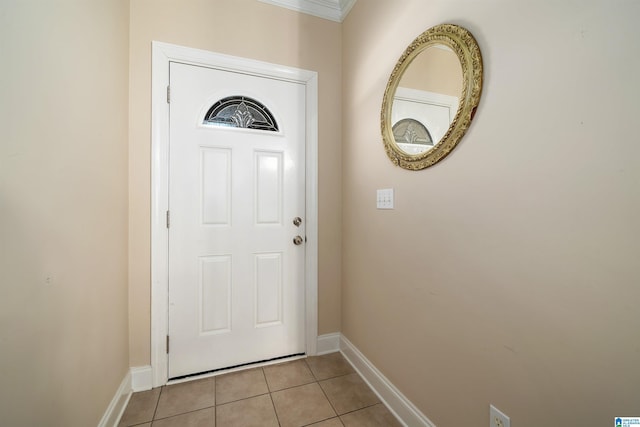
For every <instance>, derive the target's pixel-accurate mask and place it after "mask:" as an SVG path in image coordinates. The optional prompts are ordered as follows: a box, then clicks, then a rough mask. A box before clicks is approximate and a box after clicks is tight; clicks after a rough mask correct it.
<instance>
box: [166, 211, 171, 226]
mask: <svg viewBox="0 0 640 427" xmlns="http://www.w3.org/2000/svg"><path fill="white" fill-rule="evenodd" d="M170 223H171V218H170V216H169V211H167V228H169V225H170Z"/></svg>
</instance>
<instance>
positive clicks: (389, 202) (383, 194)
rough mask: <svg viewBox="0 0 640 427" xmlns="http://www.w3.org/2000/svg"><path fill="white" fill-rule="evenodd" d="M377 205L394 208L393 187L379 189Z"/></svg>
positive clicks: (379, 207) (383, 207)
mask: <svg viewBox="0 0 640 427" xmlns="http://www.w3.org/2000/svg"><path fill="white" fill-rule="evenodd" d="M376 206H377V207H378V209H393V188H383V189H381V190H378V197H377V199H376Z"/></svg>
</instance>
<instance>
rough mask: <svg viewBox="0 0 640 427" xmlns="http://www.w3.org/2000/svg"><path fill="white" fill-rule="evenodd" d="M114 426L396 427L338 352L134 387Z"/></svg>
mask: <svg viewBox="0 0 640 427" xmlns="http://www.w3.org/2000/svg"><path fill="white" fill-rule="evenodd" d="M119 426H120V427H125V426H127V427H128V426H140V427H178V426H179V427H196V426H197V427H271V426H273V427H301V426H315V427H387V426H389V427H396V426H397V427H399V426H401V424H400V423H399V422H398V421H397V420H396V419H395V418H394V416H393V415H392V414H391V412H389V411H388V410H387V408H386V407H385V406H384V405H383V404H382V403H381V402H380V400H378V398H377V397H376V395H375V394H374V393H373V392H372V391H371V389H369V387H368V386H367V384H366V383H365V382H364V381H363V380H362V379H361V378H360V376H359V375H358V374H357V373H356V372H355V371H354V370H353V368H352V367H351V365H350V364H349V363H348V362H347V361H346V360H345V359H344V358H343V357H342V355H341V354H340V353H331V354H327V355H324V356H317V357H309V358H306V359H299V360H295V361H292V362H284V363H281V364H277V365H270V366H265V367H262V368H252V369H248V370H244V371H238V372H233V373H229V374H223V375H219V376H216V377H211V378H205V379H200V380H194V381H189V382H185V383H180V384H174V385H169V386H165V387H159V388H155V389H153V390H149V391H143V392H139V393H134V394H133V395H132V396H131V400H130V401H129V405H128V406H127V408H126V410H125V412H124V414H123V416H122V419H121V421H120V424H119Z"/></svg>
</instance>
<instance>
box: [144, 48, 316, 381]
mask: <svg viewBox="0 0 640 427" xmlns="http://www.w3.org/2000/svg"><path fill="white" fill-rule="evenodd" d="M170 62H181V63H185V64H191V65H198V66H204V67H212V68H218V69H223V70H228V71H233V72H242V73H249V74H254V75H259V76H267V77H271V78H277V79H283V80H288V81H294V82H297V83H301V84H303V85H305V88H306V89H305V90H306V138H305V150H306V160H305V168H306V183H305V186H306V200H305V210H306V218H305V219H306V237H307V243H306V247H305V284H304V288H305V323H306V324H305V335H306V337H305V338H306V353H307V355H314V354H316V343H317V338H318V162H317V159H318V155H317V153H318V74H317V73H316V72H314V71H307V70H302V69H298V68H293V67H285V66H282V65H276V64H271V63H267V62H262V61H255V60H251V59H246V58H239V57H235V56H229V55H222V54H218V53H214V52H209V51H205V50H200V49H193V48H188V47H183V46H177V45H173V44H168V43H162V42H155V41H154V42H153V43H152V71H151V102H152V104H151V105H152V106H151V370H152V376H153V387H159V386H162V385H165V384H166V383H167V380H168V370H167V367H168V355H167V352H166V346H167V334H168V308H169V307H168V288H169V276H168V259H169V256H168V229H167V217H166V215H167V214H166V213H167V210H168V209H169V103H168V102H167V96H169V97H170V93H169V95H168V89H167V88H168V86H169V63H170Z"/></svg>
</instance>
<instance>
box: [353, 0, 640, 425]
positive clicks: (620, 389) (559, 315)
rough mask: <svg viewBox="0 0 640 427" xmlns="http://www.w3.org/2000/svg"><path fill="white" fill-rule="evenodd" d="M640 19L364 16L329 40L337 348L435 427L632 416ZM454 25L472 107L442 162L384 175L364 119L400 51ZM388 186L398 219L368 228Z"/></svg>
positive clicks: (403, 4)
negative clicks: (337, 211)
mask: <svg viewBox="0 0 640 427" xmlns="http://www.w3.org/2000/svg"><path fill="white" fill-rule="evenodd" d="M638 16H640V3H638V2H635V1H630V0H628V1H625V0H618V1H614V2H610V1H604V0H602V1H596V0H589V1H580V2H577V1H571V2H552V1H546V0H545V1H538V2H532V1H506V0H503V1H499V0H492V1H488V2H473V1H455V0H454V1H452V0H447V1H444V0H442V1H439V0H398V1H394V2H389V1H386V0H367V1H362V0H361V1H359V2H357V3H356V5H355V6H354V8H353V9H352V11H351V13H350V15H349V17H348V18H347V20H346V21H345V23H344V26H343V46H344V50H343V62H344V67H343V75H344V84H343V88H344V103H343V113H344V117H343V124H344V127H343V129H344V131H343V140H344V152H343V164H344V167H343V180H344V190H343V191H344V198H343V203H344V209H343V230H344V237H343V242H344V243H343V254H344V255H343V294H342V299H343V309H342V315H343V316H342V326H343V327H342V331H343V332H344V334H345V335H346V337H347V338H348V339H349V340H351V341H352V342H353V343H354V344H355V345H356V346H357V347H358V348H359V349H360V350H361V351H362V352H363V353H364V354H365V355H366V357H367V358H369V359H370V360H371V361H372V362H373V363H374V365H375V366H376V367H378V368H379V369H380V370H381V371H382V373H383V374H384V375H386V376H387V377H388V378H389V379H390V380H391V381H392V382H393V383H394V384H395V385H396V386H397V387H398V388H399V389H400V391H401V392H402V393H404V394H405V395H406V396H407V397H408V398H409V399H410V400H411V401H413V402H414V403H415V404H416V405H417V406H418V408H419V409H420V410H422V411H423V412H424V413H425V414H426V415H427V416H428V417H429V418H430V419H431V420H432V421H433V422H434V423H435V424H436V425H437V426H438V427H447V426H460V425H473V426H483V425H487V416H488V405H489V403H494V404H495V405H497V406H498V407H499V408H501V409H502V410H504V411H505V412H506V413H507V414H508V415H510V416H511V419H512V425H516V426H518V427H539V426H545V425H557V426H561V425H571V426H578V425H589V426H596V425H597V426H601V425H611V424H612V420H613V417H614V416H617V415H618V416H619V415H624V414H628V415H631V414H637V413H639V407H638V396H640V369H639V368H638V360H639V357H640V332H639V331H640V328H639V325H640V323H639V320H638V314H637V313H638V303H639V302H640V286H639V284H640V270H639V268H638V255H639V254H640V239H638V237H639V236H640V222H639V221H638V218H640V191H639V190H638V184H639V183H640V160H639V159H640V144H638V138H637V129H636V126H635V123H636V122H637V116H638V112H639V110H638V99H640V86H639V85H638V84H636V81H637V70H638V69H639V68H640V45H638V43H637V22H636V21H637V19H636V18H637V17H638ZM444 22H452V23H458V24H461V25H463V26H465V27H467V28H468V29H470V30H471V32H472V33H473V34H474V35H475V36H476V38H477V39H478V42H479V44H480V47H481V49H482V52H483V59H484V64H485V73H486V74H485V83H484V92H483V97H482V100H481V102H480V106H479V110H478V113H477V115H476V117H475V119H474V122H473V123H472V126H471V129H470V130H469V132H468V134H467V135H466V137H465V139H463V141H462V143H461V145H460V146H458V147H457V148H456V149H455V151H454V152H453V153H452V154H451V155H450V156H449V157H447V158H446V159H445V160H444V161H443V162H442V163H439V164H437V165H435V166H434V167H432V168H429V169H426V170H423V171H420V172H410V171H405V170H402V169H399V168H397V167H394V166H393V165H392V164H391V162H390V161H389V160H388V158H387V156H386V154H385V152H384V150H383V145H382V141H381V137H380V129H379V115H380V111H379V110H380V105H381V102H382V95H383V92H384V88H385V84H386V81H387V78H388V75H389V73H390V72H391V70H392V68H393V66H394V64H395V61H396V60H397V58H398V57H399V55H400V54H401V53H402V51H403V49H404V48H405V47H406V45H407V44H408V43H410V42H411V41H412V40H413V39H414V37H416V36H417V35H418V34H420V33H421V32H422V31H424V30H425V29H426V28H428V27H431V26H433V25H436V24H440V23H444ZM388 187H393V188H394V189H395V197H396V200H395V202H396V209H395V210H392V211H379V210H376V209H375V202H374V199H375V190H376V189H377V188H388Z"/></svg>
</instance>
